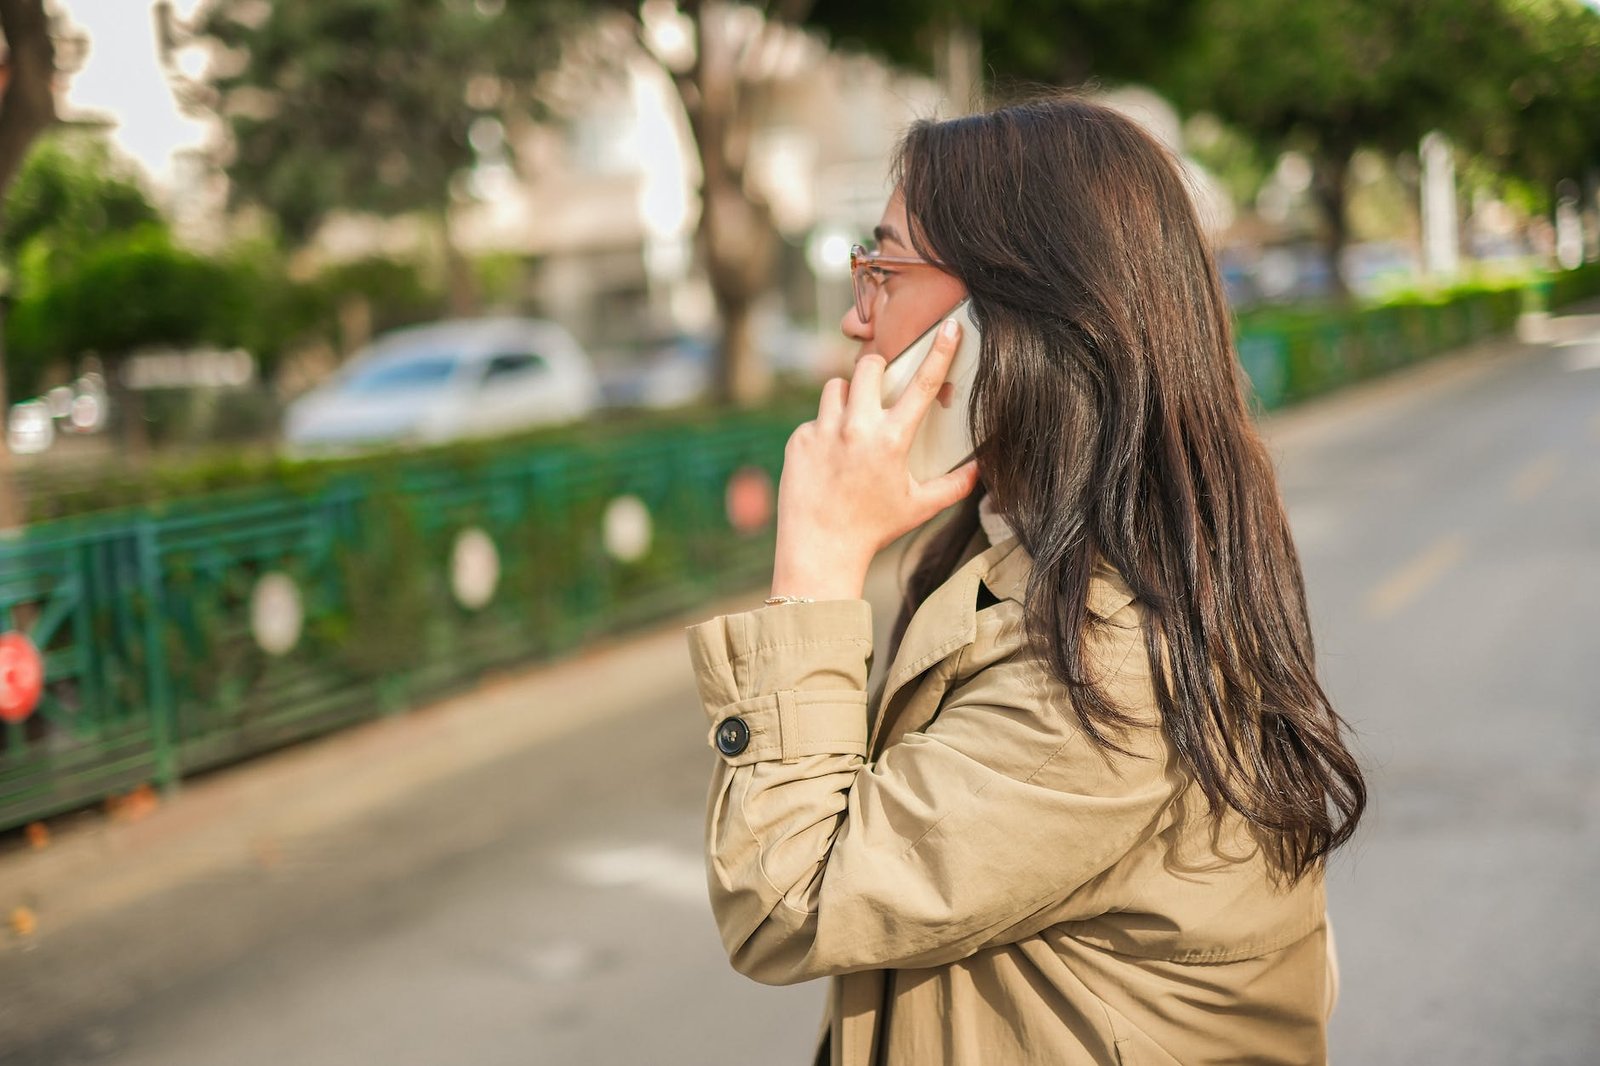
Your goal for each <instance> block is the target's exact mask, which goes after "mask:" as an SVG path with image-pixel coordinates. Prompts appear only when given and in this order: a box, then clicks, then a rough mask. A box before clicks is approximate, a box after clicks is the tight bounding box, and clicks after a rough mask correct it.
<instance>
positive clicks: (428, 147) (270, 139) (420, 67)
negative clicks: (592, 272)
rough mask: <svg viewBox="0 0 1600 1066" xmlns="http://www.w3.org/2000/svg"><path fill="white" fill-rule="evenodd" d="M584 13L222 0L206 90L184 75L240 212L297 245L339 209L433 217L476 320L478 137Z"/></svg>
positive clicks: (446, 1)
mask: <svg viewBox="0 0 1600 1066" xmlns="http://www.w3.org/2000/svg"><path fill="white" fill-rule="evenodd" d="M576 11H577V5H576V3H575V0H518V2H513V3H506V2H505V0H319V2H318V3H315V4H286V3H279V4H270V5H264V4H261V3H258V2H255V0H213V2H212V3H211V4H210V5H209V6H208V7H206V8H205V9H203V11H202V13H201V15H200V17H199V18H198V21H197V23H196V25H195V27H194V28H193V31H192V33H193V39H194V40H197V41H199V42H202V43H206V44H209V45H211V46H212V47H214V48H215V49H218V50H220V54H221V56H222V58H221V59H220V60H219V61H216V62H213V63H212V64H211V65H210V69H209V72H208V73H207V74H206V75H205V77H204V80H203V81H202V82H201V83H200V84H198V85H192V84H190V85H185V84H183V83H182V79H181V77H179V76H178V75H176V74H175V73H174V74H173V77H174V80H177V81H178V82H179V83H180V95H181V96H183V97H184V98H185V99H187V100H188V101H189V102H190V103H192V104H196V105H199V106H204V107H208V108H210V109H212V110H214V111H215V112H216V113H217V114H219V115H220V116H221V117H222V119H223V121H224V122H225V123H226V125H227V128H228V131H229V134H230V137H231V140H232V155H231V158H229V159H228V160H227V163H226V170H227V174H228V178H229V181H230V182H231V190H232V197H233V200H234V202H235V203H236V204H239V203H251V204H256V205H259V206H260V207H262V208H264V209H265V210H266V211H267V212H268V213H269V214H270V215H271V216H272V217H274V218H275V219H276V220H277V221H278V223H279V224H280V226H281V227H282V229H283V232H284V235H285V236H286V237H288V238H289V239H290V240H293V241H302V240H304V239H306V238H308V237H310V236H311V235H312V234H314V233H315V231H316V230H317V228H318V227H319V226H320V225H321V223H322V222H323V221H324V220H325V219H326V218H327V217H328V216H329V215H330V214H331V213H333V212H336V211H358V212H370V213H372V214H376V215H382V216H391V217H392V216H396V215H405V214H412V213H419V214H423V215H426V216H429V217H431V218H432V219H433V221H434V223H435V225H436V226H437V229H438V233H439V236H440V240H441V244H442V249H443V252H444V256H445V261H446V264H447V272H448V274H449V276H450V291H451V300H452V305H453V306H454V307H455V309H456V310H458V311H467V310H470V309H471V305H472V303H473V296H472V290H471V275H470V272H469V271H468V270H467V268H466V264H465V263H464V261H463V260H462V259H461V256H460V254H459V253H458V251H457V249H456V245H455V241H454V240H453V237H452V233H451V219H450V214H451V208H452V205H453V204H454V203H455V202H456V201H457V200H458V199H459V197H460V188H461V179H462V178H463V176H464V174H465V173H466V172H467V171H468V170H469V169H470V168H471V167H472V166H473V165H474V163H475V162H476V160H477V153H476V151H475V150H474V147H473V138H474V134H475V133H477V134H478V135H479V137H480V138H481V137H482V135H483V134H482V131H484V130H485V129H488V128H490V127H492V126H493V125H494V124H495V123H498V122H500V121H501V120H502V119H503V118H505V117H506V116H507V115H508V113H514V112H521V111H525V110H531V109H536V108H537V100H538V96H537V91H536V89H537V83H538V81H539V79H540V77H541V76H542V75H544V74H545V73H546V72H547V71H548V70H549V69H550V68H551V67H552V66H553V65H554V63H555V61H556V57H557V55H558V53H559V39H560V34H561V32H562V31H563V29H564V28H565V27H566V26H567V25H568V24H569V23H570V22H572V21H573V20H574V19H576V17H577V13H576ZM167 22H168V24H170V22H171V20H170V15H169V16H168V17H167ZM169 36H175V35H173V34H170V33H169ZM177 46H179V42H178V41H176V40H172V41H169V51H170V50H171V48H173V47H177Z"/></svg>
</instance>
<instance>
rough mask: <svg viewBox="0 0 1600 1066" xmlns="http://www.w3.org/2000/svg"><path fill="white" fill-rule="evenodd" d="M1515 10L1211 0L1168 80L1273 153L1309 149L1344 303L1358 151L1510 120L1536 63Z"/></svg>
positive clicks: (1481, 2)
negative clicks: (1515, 84) (1522, 80)
mask: <svg viewBox="0 0 1600 1066" xmlns="http://www.w3.org/2000/svg"><path fill="white" fill-rule="evenodd" d="M1535 57H1536V50H1535V49H1534V48H1533V47H1531V46H1530V43H1529V41H1528V36H1527V26H1526V24H1525V22H1523V21H1522V20H1521V19H1520V18H1519V17H1518V15H1517V12H1516V9H1515V7H1514V6H1513V5H1512V4H1511V3H1509V0H1455V2H1453V3H1449V4H1438V3H1433V2H1432V0H1318V2H1317V3H1314V4H1311V3H1306V4H1269V3H1259V2H1257V0H1208V2H1207V3H1206V4H1205V6H1204V7H1203V9H1202V10H1201V12H1200V15H1199V18H1198V20H1197V23H1196V44H1195V47H1194V48H1192V49H1190V50H1189V51H1187V52H1185V53H1184V54H1183V55H1182V56H1181V58H1180V61H1179V62H1177V63H1175V64H1174V65H1173V67H1172V68H1171V69H1170V70H1169V72H1168V73H1167V74H1166V75H1165V76H1164V77H1162V78H1160V79H1158V84H1159V85H1160V86H1161V87H1163V88H1166V89H1168V90H1169V91H1170V92H1171V93H1172V95H1173V96H1174V98H1175V99H1177V100H1178V101H1179V103H1180V104H1181V105H1182V106H1183V107H1184V108H1185V109H1186V110H1190V111H1210V112H1213V113H1215V114H1216V115H1217V116H1219V117H1220V118H1221V119H1223V120H1224V121H1225V122H1227V123H1229V124H1230V125H1232V126H1234V127H1236V128H1238V129H1240V130H1241V131H1243V132H1244V133H1245V134H1246V135H1247V136H1249V137H1250V138H1252V139H1253V140H1255V141H1257V142H1258V143H1260V144H1262V145H1263V146H1264V147H1267V148H1269V149H1271V150H1281V149H1283V148H1287V147H1295V146H1298V147H1303V148H1304V149H1305V150H1306V151H1307V153H1308V154H1309V155H1310V157H1311V160H1312V197H1313V200H1314V202H1315V204H1316V206H1317V209H1318V212H1319V214H1320V216H1321V218H1322V222H1323V248H1324V253H1325V255H1326V256H1327V258H1328V265H1329V270H1330V276H1331V277H1332V278H1333V279H1335V285H1336V287H1337V293H1338V294H1339V295H1340V296H1341V297H1348V288H1347V287H1346V285H1345V281H1344V278H1343V273H1342V270H1341V258H1342V252H1343V249H1344V247H1345V244H1346V243H1347V241H1348V238H1349V222H1348V217H1347V198H1348V183H1347V175H1348V172H1349V168H1350V160H1351V157H1352V156H1353V155H1354V153H1355V151H1356V150H1357V149H1358V148H1362V147H1373V148H1378V149H1380V150H1384V151H1387V152H1391V153H1398V152H1411V151H1415V149H1416V146H1417V144H1418V142H1419V140H1420V139H1421V137H1422V136H1423V134H1425V133H1427V132H1428V131H1430V130H1434V129H1438V130H1442V131H1444V132H1445V133H1447V134H1449V135H1451V136H1452V137H1453V138H1455V139H1457V140H1466V141H1470V140H1472V139H1473V138H1474V137H1475V136H1476V135H1477V132H1478V131H1479V130H1480V129H1481V128H1483V127H1484V126H1485V125H1488V124H1493V123H1494V122H1495V121H1496V120H1497V119H1498V118H1499V117H1501V116H1503V115H1504V107H1505V86H1506V84H1507V83H1508V82H1509V81H1511V79H1512V78H1513V77H1514V75H1515V72H1516V71H1517V70H1518V68H1519V66H1521V65H1526V64H1528V63H1530V62H1533V61H1534V60H1535Z"/></svg>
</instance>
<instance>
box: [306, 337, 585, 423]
mask: <svg viewBox="0 0 1600 1066" xmlns="http://www.w3.org/2000/svg"><path fill="white" fill-rule="evenodd" d="M599 402H600V386H599V382H598V381H597V379H596V376H595V372H594V367H593V365H592V364H591V363H590V360H589V356H588V355H587V353H585V352H584V350H583V348H582V347H581V346H580V345H579V344H578V342H577V341H576V340H574V339H573V338H572V335H571V334H570V333H568V332H567V331H566V330H565V329H563V328H562V327H560V326H558V325H556V324H555V323H554V322H548V321H545V320H543V319H534V318H510V317H506V318H472V319H455V320H452V321H445V322H434V323H430V324H428V325H423V326H414V327H411V328H409V329H404V330H399V331H396V332H393V333H388V334H385V335H384V336H382V337H379V338H378V339H377V340H376V341H374V342H373V344H371V345H370V346H369V347H367V348H365V349H363V350H362V351H360V352H358V353H356V354H355V355H353V356H351V358H350V359H349V361H348V362H346V363H345V365H344V366H343V367H342V368H341V369H340V371H339V373H338V374H337V375H335V376H334V378H333V379H331V380H330V381H328V382H327V383H325V384H323V385H321V386H319V387H317V388H315V389H313V390H311V391H310V392H308V393H306V394H305V395H304V396H301V397H300V398H299V399H297V400H296V401H295V402H294V403H293V404H291V405H290V407H289V410H288V413H287V416H286V418H285V420H284V433H283V435H284V441H285V443H286V444H287V445H288V446H289V447H290V448H291V449H294V450H296V451H301V452H308V451H323V450H348V449H354V448H360V447H364V446H370V445H383V444H404V443H413V444H431V443H439V442H443V441H451V440H459V439H462V438H465V437H479V436H492V435H495V434H500V433H508V432H512V431H514V430H519V429H526V428H529V427H533V426H541V425H550V424H553V423H558V422H570V421H573V420H576V419H579V418H583V417H584V416H586V415H588V414H589V413H590V412H591V411H593V410H594V409H595V408H596V407H597V406H598V405H599Z"/></svg>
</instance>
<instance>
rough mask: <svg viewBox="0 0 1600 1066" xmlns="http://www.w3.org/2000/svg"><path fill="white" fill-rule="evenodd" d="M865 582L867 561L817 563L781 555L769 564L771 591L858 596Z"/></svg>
mask: <svg viewBox="0 0 1600 1066" xmlns="http://www.w3.org/2000/svg"><path fill="white" fill-rule="evenodd" d="M866 585H867V566H866V563H857V562H851V563H849V564H840V563H836V562H830V563H829V564H827V565H818V564H816V563H802V562H798V561H791V560H784V559H782V558H780V559H778V560H777V561H775V562H774V564H773V567H772V589H771V592H770V595H773V596H794V597H796V598H799V599H808V600H859V599H861V598H862V594H863V592H864V591H865V589H866Z"/></svg>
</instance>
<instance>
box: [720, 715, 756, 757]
mask: <svg viewBox="0 0 1600 1066" xmlns="http://www.w3.org/2000/svg"><path fill="white" fill-rule="evenodd" d="M749 746H750V727H749V726H747V725H745V724H744V719H743V718H729V719H728V720H726V721H725V722H723V723H722V724H721V725H719V726H718V727H717V750H718V751H720V752H722V754H724V755H737V754H739V753H740V752H741V751H743V750H744V749H745V748H748V747H749Z"/></svg>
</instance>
